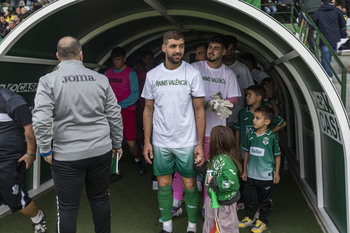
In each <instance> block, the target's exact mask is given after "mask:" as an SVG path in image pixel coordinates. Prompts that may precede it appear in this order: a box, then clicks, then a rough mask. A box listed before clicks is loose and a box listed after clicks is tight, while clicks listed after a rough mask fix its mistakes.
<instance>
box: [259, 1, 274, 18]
mask: <svg viewBox="0 0 350 233" xmlns="http://www.w3.org/2000/svg"><path fill="white" fill-rule="evenodd" d="M275 4H276V2H275V0H261V9H262V10H264V11H265V12H266V13H267V14H271V16H272V17H273V16H274V15H275V13H276V12H277V7H276V5H275Z"/></svg>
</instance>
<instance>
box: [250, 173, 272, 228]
mask: <svg viewBox="0 0 350 233" xmlns="http://www.w3.org/2000/svg"><path fill="white" fill-rule="evenodd" d="M272 192H273V181H272V180H255V179H251V178H249V177H248V179H247V182H246V183H245V185H244V195H245V198H244V201H245V202H244V205H245V209H246V216H248V217H249V218H250V219H253V218H254V215H255V212H256V208H255V206H256V205H255V201H256V199H257V194H258V195H259V197H260V198H261V203H259V205H260V204H261V209H260V211H259V213H260V214H259V219H260V220H261V221H262V222H264V223H266V224H267V222H268V221H267V217H268V216H269V215H270V212H271V206H272Z"/></svg>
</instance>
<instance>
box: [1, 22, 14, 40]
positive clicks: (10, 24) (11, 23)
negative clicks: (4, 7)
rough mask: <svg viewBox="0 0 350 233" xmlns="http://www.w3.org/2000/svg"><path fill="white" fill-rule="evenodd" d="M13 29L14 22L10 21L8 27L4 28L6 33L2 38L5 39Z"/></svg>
mask: <svg viewBox="0 0 350 233" xmlns="http://www.w3.org/2000/svg"><path fill="white" fill-rule="evenodd" d="M15 27H16V22H15V21H13V20H10V22H9V25H8V26H7V27H6V31H5V33H4V34H3V37H2V38H5V37H6V36H7V34H9V33H10V32H11V31H12V30H13V29H14V28H15Z"/></svg>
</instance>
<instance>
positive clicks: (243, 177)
mask: <svg viewBox="0 0 350 233" xmlns="http://www.w3.org/2000/svg"><path fill="white" fill-rule="evenodd" d="M241 177H242V180H244V181H247V177H248V176H247V172H246V171H243V173H242V176H241Z"/></svg>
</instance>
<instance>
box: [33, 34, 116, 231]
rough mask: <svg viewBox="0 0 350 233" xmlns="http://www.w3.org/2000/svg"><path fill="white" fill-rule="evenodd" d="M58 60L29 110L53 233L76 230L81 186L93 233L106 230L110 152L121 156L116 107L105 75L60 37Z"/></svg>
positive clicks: (70, 41)
mask: <svg viewBox="0 0 350 233" xmlns="http://www.w3.org/2000/svg"><path fill="white" fill-rule="evenodd" d="M56 56H57V58H58V60H59V61H60V63H59V65H58V67H57V69H56V70H55V71H53V72H52V73H49V74H47V75H45V76H43V77H41V78H40V80H39V84H38V89H37V93H36V96H35V107H34V111H33V129H34V134H35V136H36V137H37V144H38V147H39V148H40V154H41V156H42V157H44V159H45V161H46V162H47V163H49V164H50V165H52V176H53V179H54V183H55V191H56V198H57V217H56V232H65V233H71V232H72V233H73V232H76V221H77V215H78V209H79V202H80V197H81V193H82V189H83V186H84V184H85V187H86V193H87V197H88V199H89V202H90V206H91V210H92V215H93V221H94V224H95V232H101V233H102V232H103V233H105V232H110V231H111V230H110V214H111V213H110V200H109V193H108V186H109V171H110V166H111V160H112V154H115V153H119V158H121V156H122V153H123V151H122V149H121V143H122V139H123V124H122V118H121V114H120V106H119V105H118V103H117V99H116V97H115V95H114V93H113V90H112V88H111V86H110V85H109V81H108V79H107V77H106V76H104V75H102V74H99V73H97V72H95V71H92V70H90V69H87V68H85V67H84V65H83V63H82V61H83V52H82V50H81V45H80V43H79V41H78V40H77V39H75V38H73V37H63V38H62V39H60V40H59V42H58V44H57V53H56ZM52 141H53V144H52ZM112 152H113V153H112Z"/></svg>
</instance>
